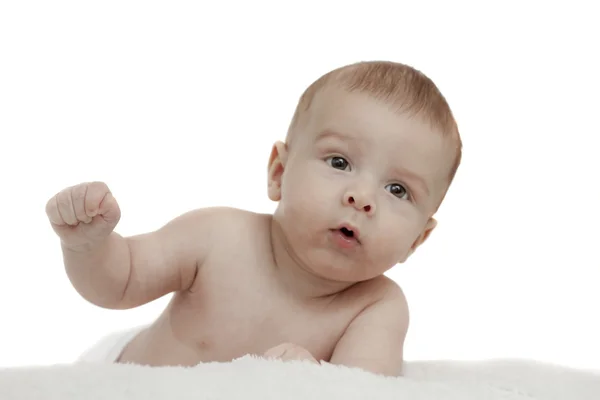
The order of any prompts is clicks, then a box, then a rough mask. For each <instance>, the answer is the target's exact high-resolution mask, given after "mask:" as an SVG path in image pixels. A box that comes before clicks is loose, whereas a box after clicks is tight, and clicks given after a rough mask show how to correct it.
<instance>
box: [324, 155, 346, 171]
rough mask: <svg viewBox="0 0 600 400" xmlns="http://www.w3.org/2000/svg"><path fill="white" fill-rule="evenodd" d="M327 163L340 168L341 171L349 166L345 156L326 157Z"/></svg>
mask: <svg viewBox="0 0 600 400" xmlns="http://www.w3.org/2000/svg"><path fill="white" fill-rule="evenodd" d="M327 163H328V164H329V165H331V166H332V167H333V168H335V169H341V170H342V171H343V170H345V169H346V168H348V167H349V166H350V164H349V163H348V161H346V159H345V158H343V157H338V156H334V157H329V158H327Z"/></svg>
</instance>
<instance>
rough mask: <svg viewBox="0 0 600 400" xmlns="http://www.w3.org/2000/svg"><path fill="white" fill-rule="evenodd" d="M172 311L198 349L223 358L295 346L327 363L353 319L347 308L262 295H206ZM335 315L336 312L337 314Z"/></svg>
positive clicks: (250, 292)
mask: <svg viewBox="0 0 600 400" xmlns="http://www.w3.org/2000/svg"><path fill="white" fill-rule="evenodd" d="M179 306H180V309H179V310H175V309H173V314H174V316H178V317H179V318H173V316H172V318H173V322H174V324H176V325H177V326H179V327H181V331H182V332H187V335H191V336H190V337H189V340H191V341H192V342H193V344H194V346H195V347H197V348H198V349H199V350H200V351H206V352H213V351H214V352H215V353H218V354H220V355H225V356H226V357H231V358H235V357H239V356H240V355H243V354H248V353H250V354H262V353H264V352H265V351H266V350H267V349H269V348H271V347H274V346H277V345H279V344H281V343H286V342H289V343H294V344H298V345H300V346H302V347H304V348H306V349H307V350H309V351H310V352H311V353H312V354H313V355H315V356H318V357H321V358H324V359H327V358H328V357H329V356H330V354H331V352H332V351H333V348H334V346H335V344H336V343H337V341H338V340H339V338H340V336H341V334H342V333H343V332H344V330H345V328H346V326H347V325H348V323H349V321H350V320H351V318H352V313H351V312H349V311H348V310H333V309H331V310H329V309H327V308H326V307H323V308H321V307H313V308H311V307H301V306H299V305H297V304H293V303H292V302H290V301H287V300H286V299H282V298H279V297H277V296H276V295H273V294H268V292H265V291H253V290H248V289H238V290H237V292H236V293H235V295H234V293H229V292H228V291H227V290H221V291H214V292H212V293H210V292H205V293H204V295H203V296H198V298H195V299H191V298H190V299H187V301H182V302H181V304H179ZM336 311H337V312H336Z"/></svg>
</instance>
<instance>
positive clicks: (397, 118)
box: [268, 62, 462, 282]
mask: <svg viewBox="0 0 600 400" xmlns="http://www.w3.org/2000/svg"><path fill="white" fill-rule="evenodd" d="M461 148H462V144H461V140H460V135H459V132H458V128H457V125H456V122H455V120H454V117H453V115H452V112H451V110H450V108H449V106H448V104H447V103H446V100H445V99H444V97H443V96H442V94H441V93H440V92H439V90H438V89H437V87H436V86H435V84H434V83H433V82H432V81H431V80H430V79H429V78H427V77H426V76H425V75H423V74H422V73H420V72H419V71H417V70H415V69H413V68H411V67H408V66H406V65H403V64H398V63H392V62H363V63H357V64H353V65H349V66H345V67H342V68H339V69H336V70H334V71H331V72H329V73H328V74H326V75H324V76H322V77H321V78H319V79H318V80H317V81H316V82H314V83H313V84H312V85H311V86H309V87H308V89H307V90H306V91H305V92H304V94H303V95H302V96H301V98H300V101H299V103H298V106H297V108H296V112H295V113H294V116H293V118H292V122H291V124H290V127H289V130H288V134H287V138H286V142H285V143H283V142H277V143H276V144H275V145H274V146H273V150H272V152H271V157H270V159H269V175H268V178H269V197H270V198H271V199H272V200H274V201H278V202H279V204H278V207H277V210H276V212H275V215H274V220H275V222H276V224H277V226H278V229H279V230H280V232H281V234H282V236H283V239H284V240H285V242H286V243H287V246H288V248H290V249H292V251H293V253H294V254H295V257H296V258H297V259H299V260H300V261H301V262H302V263H303V264H304V266H305V267H306V268H310V269H311V270H313V272H315V273H316V274H319V275H321V276H324V277H327V278H330V279H335V280H341V281H347V282H357V281H362V280H366V279H370V278H373V277H375V276H378V275H381V274H382V273H384V272H385V271H387V270H388V269H389V268H391V267H392V266H393V265H395V264H396V263H399V262H404V261H405V260H406V259H407V258H408V257H409V256H410V254H412V253H413V252H414V250H415V249H416V248H417V247H418V246H419V245H421V244H422V243H423V242H424V241H425V239H426V238H427V237H428V236H429V234H430V233H431V231H432V230H433V228H434V227H435V225H436V221H435V219H434V218H433V215H434V214H435V212H436V211H437V209H438V207H439V206H440V204H441V203H442V200H443V199H444V197H445V195H446V192H447V190H448V187H449V186H450V183H451V182H452V180H453V178H454V175H455V173H456V170H457V168H458V165H459V164H460V159H461ZM340 228H343V229H340Z"/></svg>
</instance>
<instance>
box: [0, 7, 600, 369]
mask: <svg viewBox="0 0 600 400" xmlns="http://www.w3.org/2000/svg"><path fill="white" fill-rule="evenodd" d="M199 3H200V2H188V3H184V2H177V1H168V2H167V1H165V2H154V1H152V2H150V1H144V2H131V1H104V2H81V1H73V2H68V3H67V2H63V1H52V2H37V3H32V2H29V1H18V2H17V1H14V2H3V3H2V5H1V6H0V58H1V59H0V135H1V141H0V174H1V183H2V186H1V188H2V189H1V190H2V193H1V196H0V211H1V212H2V215H1V224H0V235H1V242H0V247H1V253H0V254H1V255H2V257H1V258H0V316H1V320H0V321H1V322H0V324H1V325H0V326H1V330H0V365H1V366H18V365H32V364H52V363H62V362H70V361H73V360H74V359H75V358H76V357H77V356H78V355H79V354H80V353H81V352H82V351H83V350H85V349H86V348H87V347H89V346H91V345H92V344H93V343H94V342H95V341H96V340H97V339H99V338H100V337H102V336H103V335H105V334H106V333H108V332H111V331H114V330H117V329H121V328H127V327H130V326H133V325H137V324H141V323H145V322H148V321H151V320H152V319H153V318H155V317H156V316H157V314H158V313H159V312H160V311H161V309H162V308H163V307H164V305H165V304H166V302H167V300H168V298H163V299H160V300H158V301H156V302H154V303H152V304H149V305H146V306H143V307H140V308H138V309H134V310H128V311H110V310H104V309H100V308H97V307H95V306H93V305H91V304H89V303H87V302H85V301H84V300H83V299H82V298H80V297H79V296H78V295H77V294H76V292H75V291H74V289H73V288H72V287H71V285H70V283H69V282H68V279H67V277H66V275H65V274H64V270H63V266H62V260H61V253H60V248H59V243H58V240H57V238H56V237H55V235H54V233H53V232H52V230H51V228H50V226H49V225H48V223H47V219H46V215H45V213H44V206H45V203H46V200H47V199H48V198H49V197H50V196H52V195H53V194H54V193H55V192H57V191H58V190H60V189H62V188H63V187H65V186H68V185H72V184H76V183H79V182H82V181H89V180H103V181H105V182H107V183H108V184H109V186H110V187H111V189H112V190H113V192H114V194H115V196H116V197H117V199H118V201H119V202H120V205H121V208H122V212H123V217H122V220H121V222H120V224H119V226H118V231H119V232H120V233H122V234H125V235H128V234H134V233H140V232H145V231H148V230H151V229H155V228H158V227H159V226H161V225H162V224H163V223H165V222H167V221H168V220H169V219H171V218H173V217H175V216H177V215H179V214H180V213H182V212H185V211H187V210H190V209H193V208H196V207H204V206H212V205H229V206H235V207H241V208H246V209H249V210H253V211H259V212H271V211H272V210H273V209H274V207H275V204H274V203H271V202H270V201H269V200H268V198H267V192H266V165H267V159H268V156H269V151H270V146H271V144H272V142H273V141H275V140H278V139H282V138H283V137H284V135H285V132H286V129H287V125H288V122H289V119H290V117H291V115H292V113H293V109H294V107H295V105H296V101H297V99H298V97H299V95H300V94H301V92H302V91H303V90H304V88H305V87H306V86H307V85H309V84H310V83H311V82H312V81H313V80H314V79H316V78H317V77H318V76H320V75H321V74H323V73H325V72H327V71H329V70H330V69H333V68H335V67H338V66H340V65H343V64H347V63H351V62H355V61H359V60H368V59H391V60H395V61H401V62H405V63H408V64H411V65H414V66H416V67H417V68H419V69H421V70H422V71H424V72H425V73H426V74H428V75H429V76H430V77H431V78H433V79H434V81H435V82H436V83H437V84H438V85H439V87H440V89H441V90H442V92H443V93H444V94H445V96H446V97H447V99H448V100H449V102H450V104H451V106H452V108H453V110H454V112H455V114H456V117H457V119H458V122H459V126H460V129H461V131H462V135H463V140H464V162H463V164H462V166H461V168H460V170H459V173H458V175H457V178H456V182H455V184H454V186H453V187H452V189H451V190H450V193H449V195H448V197H447V201H446V203H445V204H444V205H443V207H442V209H441V210H440V213H439V214H438V218H439V221H440V226H439V229H438V230H437V231H436V232H435V233H434V234H433V235H432V237H431V239H430V241H429V242H428V243H427V244H426V245H425V246H424V247H422V248H421V249H420V251H419V252H417V254H415V256H414V257H413V258H411V259H410V260H409V262H408V263H406V264H404V265H399V266H397V267H395V268H394V269H393V270H392V271H391V272H390V273H389V276H391V277H392V278H394V279H395V280H397V281H398V282H400V283H401V285H402V286H403V287H404V289H405V291H406V293H407V296H408V299H409V301H410V304H411V310H412V325H411V328H410V332H409V337H408V339H407V342H406V358H407V359H408V360H416V359H485V358H500V357H502V358H503V357H519V358H534V359H538V360H542V361H550V362H555V363H560V364H564V365H570V366H575V367H580V368H595V369H600V344H599V343H598V338H600V325H599V318H598V317H599V312H598V308H599V306H600V294H599V293H600V292H599V291H598V285H599V281H598V270H599V267H600V257H599V256H598V222H599V220H600V218H599V211H598V204H599V200H600V191H599V189H598V172H599V171H600V161H598V159H596V158H595V157H596V156H597V152H598V148H599V147H598V140H599V139H598V138H599V134H600V123H599V122H598V115H599V114H598V110H599V106H600V101H599V100H598V93H599V90H600V82H599V78H598V71H600V64H599V61H598V58H597V57H598V39H597V38H598V37H600V32H599V29H598V28H597V27H594V26H593V24H597V18H596V17H595V16H594V12H592V10H593V7H594V6H593V5H590V6H584V5H583V4H586V3H583V2H582V3H581V4H577V3H576V2H573V1H568V2H567V1H564V2H562V4H563V5H560V4H559V3H558V2H556V3H554V4H555V5H549V4H547V3H545V2H538V3H534V2H523V3H522V4H521V5H518V6H517V5H516V3H515V5H506V4H508V3H506V2H502V3H497V4H498V5H494V6H492V5H490V4H491V2H475V1H473V2H472V3H471V4H466V3H463V4H459V3H458V2H447V3H445V4H446V5H442V4H440V5H437V4H435V3H427V2H415V1H410V2H401V1H390V2H371V3H370V5H368V6H367V2H360V3H357V4H356V5H354V4H351V3H348V2H335V3H333V2H323V3H321V4H320V5H318V6H317V5H310V4H309V3H307V2H296V3H292V2H279V3H275V2H273V3H272V4H267V3H261V2H257V1H251V2H244V3H243V2H241V1H240V2H238V3H237V4H235V3H226V2H219V4H220V5H219V6H216V5H214V4H213V2H207V4H211V5H210V6H200V5H198V4H199ZM215 3H216V2H215ZM413 3H418V4H419V5H418V6H416V5H414V4H413ZM567 4H568V6H567ZM588 4H592V2H589V3H588ZM596 15H597V14H596ZM596 26H597V25H596ZM240 262H243V260H240ZM232 300H234V299H232Z"/></svg>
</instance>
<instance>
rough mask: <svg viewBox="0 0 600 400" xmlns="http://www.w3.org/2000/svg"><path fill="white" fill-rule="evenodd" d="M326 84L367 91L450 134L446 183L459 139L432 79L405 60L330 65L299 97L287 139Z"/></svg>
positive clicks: (459, 148)
mask: <svg viewBox="0 0 600 400" xmlns="http://www.w3.org/2000/svg"><path fill="white" fill-rule="evenodd" d="M330 85H334V86H337V87H340V88H343V89H345V90H347V91H349V92H354V91H357V92H362V93H367V94H369V95H371V96H373V97H375V98H377V99H380V100H383V101H385V102H387V103H389V104H390V105H392V106H394V107H397V109H398V112H405V113H410V114H412V115H415V116H419V117H422V118H425V120H426V121H428V122H429V123H430V124H431V125H432V127H434V128H435V129H438V130H440V131H441V132H442V134H443V135H445V136H448V137H449V138H451V139H452V140H453V143H454V144H455V146H456V156H455V161H454V164H453V166H452V169H451V171H450V173H449V177H448V185H450V183H451V182H452V180H453V179H454V175H455V174H456V170H457V169H458V166H459V165H460V162H461V158H462V141H461V138H460V134H459V131H458V127H457V124H456V121H455V119H454V116H453V114H452V111H451V110H450V106H449V105H448V103H447V102H446V99H445V98H444V96H443V95H442V93H441V92H440V91H439V89H438V88H437V86H436V85H435V84H434V83H433V81H432V80H431V79H429V78H428V77H427V76H426V75H425V74H423V73H422V72H420V71H418V70H416V69H415V68H413V67H410V66H408V65H405V64H401V63H397V62H391V61H364V62H358V63H355V64H350V65H346V66H343V67H340V68H337V69H334V70H333V71H330V72H328V73H326V74H325V75H323V76H321V77H320V78H319V79H317V80H316V81H315V82H313V83H312V84H311V85H310V86H309V87H308V88H307V89H306V90H305V91H304V93H303V94H302V96H301V97H300V100H299V102H298V105H297V107H296V110H295V112H294V116H293V118H292V121H291V123H290V128H289V130H288V135H287V139H286V140H287V141H288V143H289V140H290V139H291V138H292V136H293V132H294V131H295V128H296V127H297V126H298V124H299V121H300V119H301V118H302V117H303V115H305V114H306V113H307V111H308V110H309V109H310V106H311V104H312V101H313V99H314V97H315V95H316V94H317V93H318V92H319V90H321V89H323V88H324V87H326V86H330Z"/></svg>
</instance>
